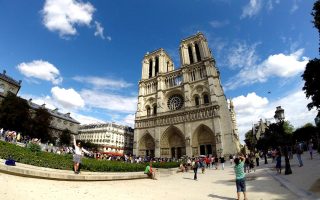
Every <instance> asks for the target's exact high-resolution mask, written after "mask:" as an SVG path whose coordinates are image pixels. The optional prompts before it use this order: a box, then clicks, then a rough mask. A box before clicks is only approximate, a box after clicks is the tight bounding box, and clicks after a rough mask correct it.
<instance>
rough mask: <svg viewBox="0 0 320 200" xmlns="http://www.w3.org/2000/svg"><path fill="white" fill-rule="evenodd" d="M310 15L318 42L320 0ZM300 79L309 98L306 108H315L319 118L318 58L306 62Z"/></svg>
mask: <svg viewBox="0 0 320 200" xmlns="http://www.w3.org/2000/svg"><path fill="white" fill-rule="evenodd" d="M311 15H312V16H313V19H314V20H313V21H312V22H313V24H314V27H315V28H316V29H318V33H319V40H320V0H317V1H316V2H315V3H314V5H313V9H312V13H311ZM319 54H320V46H319ZM302 78H303V80H304V81H305V84H304V86H303V88H302V89H303V90H304V92H305V94H306V97H307V98H308V99H309V98H311V102H310V103H308V105H307V107H308V109H309V110H311V109H312V108H316V109H317V110H318V116H320V87H319V85H320V60H319V59H318V58H314V59H313V60H310V61H309V62H308V64H307V66H306V69H305V71H304V73H303V75H302Z"/></svg>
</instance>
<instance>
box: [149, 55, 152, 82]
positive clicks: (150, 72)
mask: <svg viewBox="0 0 320 200" xmlns="http://www.w3.org/2000/svg"><path fill="white" fill-rule="evenodd" d="M151 77H152V60H151V59H150V60H149V78H151Z"/></svg>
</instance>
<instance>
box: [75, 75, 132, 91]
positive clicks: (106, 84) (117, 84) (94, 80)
mask: <svg viewBox="0 0 320 200" xmlns="http://www.w3.org/2000/svg"><path fill="white" fill-rule="evenodd" d="M73 79H74V80H76V81H78V82H81V83H89V84H91V85H93V86H94V87H95V88H99V89H121V88H127V87H130V86H132V84H131V83H127V82H125V81H123V80H113V79H109V78H101V77H96V76H87V77H83V76H76V77H73Z"/></svg>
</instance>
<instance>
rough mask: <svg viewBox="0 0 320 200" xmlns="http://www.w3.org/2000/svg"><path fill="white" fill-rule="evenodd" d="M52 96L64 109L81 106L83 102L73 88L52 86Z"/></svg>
mask: <svg viewBox="0 0 320 200" xmlns="http://www.w3.org/2000/svg"><path fill="white" fill-rule="evenodd" d="M51 94H52V97H53V99H54V100H55V101H57V102H58V103H59V104H60V105H62V106H63V107H64V108H65V109H74V108H83V107H84V105H85V103H84V100H83V99H82V97H81V96H80V94H79V93H77V92H76V91H75V90H74V89H73V88H70V89H64V88H59V87H53V88H52V89H51Z"/></svg>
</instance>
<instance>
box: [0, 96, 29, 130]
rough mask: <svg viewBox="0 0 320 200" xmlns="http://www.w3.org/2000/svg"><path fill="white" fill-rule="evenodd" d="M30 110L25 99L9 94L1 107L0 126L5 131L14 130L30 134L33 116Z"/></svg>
mask: <svg viewBox="0 0 320 200" xmlns="http://www.w3.org/2000/svg"><path fill="white" fill-rule="evenodd" d="M29 108H30V107H29V104H28V102H27V101H26V100H25V99H22V98H19V97H17V96H16V95H14V94H12V93H8V95H7V96H6V97H5V98H4V99H3V101H2V102H1V105H0V126H1V127H2V128H4V129H5V130H14V131H18V132H22V133H23V134H28V133H30V131H31V127H30V125H31V116H30V114H29Z"/></svg>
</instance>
